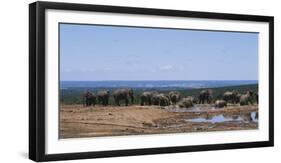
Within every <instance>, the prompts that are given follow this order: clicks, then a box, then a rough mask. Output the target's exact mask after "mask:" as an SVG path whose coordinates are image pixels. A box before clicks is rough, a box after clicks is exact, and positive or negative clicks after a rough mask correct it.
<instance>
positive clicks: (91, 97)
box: [83, 91, 97, 106]
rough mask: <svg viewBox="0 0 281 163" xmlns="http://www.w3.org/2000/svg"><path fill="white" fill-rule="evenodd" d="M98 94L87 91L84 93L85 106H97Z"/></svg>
mask: <svg viewBox="0 0 281 163" xmlns="http://www.w3.org/2000/svg"><path fill="white" fill-rule="evenodd" d="M96 98H97V97H96V95H95V94H93V93H91V92H89V91H87V92H86V93H85V94H84V95H83V106H85V105H86V106H91V105H93V106H95V104H96Z"/></svg>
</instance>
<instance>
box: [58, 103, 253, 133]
mask: <svg viewBox="0 0 281 163" xmlns="http://www.w3.org/2000/svg"><path fill="white" fill-rule="evenodd" d="M253 112H255V113H258V107H257V105H251V106H235V105H233V106H229V107H227V108H220V109H218V108H213V107H211V106H210V105H199V106H196V108H191V109H181V108H176V107H175V106H169V107H166V108H160V107H159V106H139V105H133V106H128V107H125V106H123V107H122V106H121V107H117V106H106V107H104V106H95V107H93V106H91V107H83V106H81V105H61V106H60V126H59V128H60V132H59V137H60V138H61V139H64V138H79V137H95V136H118V135H143V134H161V133H182V132H206V131H222V130H249V129H258V121H257V119H256V120H253V119H254V118H258V114H256V116H255V117H254V118H253V116H252V115H251V113H253ZM216 118H217V119H219V121H216V120H215V119H216ZM222 118H223V119H224V120H226V121H221V119H222Z"/></svg>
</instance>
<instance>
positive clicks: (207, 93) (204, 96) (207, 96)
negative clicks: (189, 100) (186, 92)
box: [198, 89, 212, 104]
mask: <svg viewBox="0 0 281 163" xmlns="http://www.w3.org/2000/svg"><path fill="white" fill-rule="evenodd" d="M198 99H199V104H204V103H205V101H206V102H207V103H208V104H210V103H211V99H212V90H210V89H208V90H202V91H201V92H200V94H199V97H198Z"/></svg>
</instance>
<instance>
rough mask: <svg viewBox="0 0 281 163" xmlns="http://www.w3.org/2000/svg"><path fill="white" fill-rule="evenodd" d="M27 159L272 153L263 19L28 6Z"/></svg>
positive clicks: (269, 37)
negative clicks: (225, 151)
mask: <svg viewBox="0 0 281 163" xmlns="http://www.w3.org/2000/svg"><path fill="white" fill-rule="evenodd" d="M29 16H30V17H29V21H30V22H29V23H30V24H29V53H30V60H29V61H30V62H29V66H30V74H29V75H30V76H29V77H30V81H29V100H30V101H29V103H30V107H29V157H30V159H32V160H34V161H53V160H68V159H83V158H99V157H114V156H130V155H146V154H160V153H175V152H189V151H206V150H221V149H236V148H250V147H266V146H273V144H274V143H273V128H274V126H273V125H274V124H273V17H271V16H257V15H238V14H225V13H209V12H194V11H179V10H166V9H165V10H164V9H152V8H133V7H121V6H101V5H87V4H71V3H55V2H35V3H32V4H30V6H29Z"/></svg>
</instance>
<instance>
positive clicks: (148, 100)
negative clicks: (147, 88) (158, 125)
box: [140, 92, 158, 106]
mask: <svg viewBox="0 0 281 163" xmlns="http://www.w3.org/2000/svg"><path fill="white" fill-rule="evenodd" d="M156 94H158V93H157V92H143V93H142V94H141V95H140V104H141V105H142V106H143V105H151V104H152V96H154V95H156Z"/></svg>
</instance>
